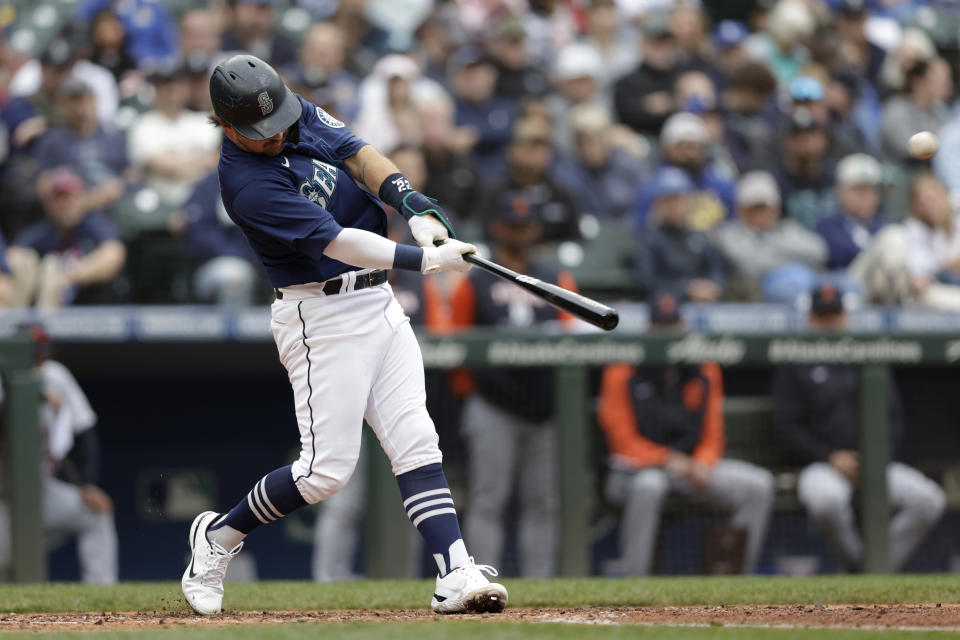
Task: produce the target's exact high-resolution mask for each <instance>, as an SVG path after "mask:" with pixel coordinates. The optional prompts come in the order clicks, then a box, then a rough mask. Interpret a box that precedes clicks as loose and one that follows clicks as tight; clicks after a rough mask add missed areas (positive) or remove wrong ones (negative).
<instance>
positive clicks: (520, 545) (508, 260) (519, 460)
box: [452, 192, 576, 577]
mask: <svg viewBox="0 0 960 640" xmlns="http://www.w3.org/2000/svg"><path fill="white" fill-rule="evenodd" d="M543 228H544V226H543V224H541V222H540V219H539V217H538V216H537V213H536V211H535V210H534V209H532V208H531V207H530V204H529V203H528V202H527V201H526V200H524V199H523V198H522V196H513V195H511V194H509V193H506V192H504V193H503V194H502V198H501V200H500V201H499V206H498V208H497V210H496V211H493V212H491V220H490V225H489V230H490V236H491V239H492V240H493V259H494V260H496V261H497V262H498V263H500V264H502V265H504V266H505V267H508V268H510V269H513V270H515V271H518V272H519V273H524V274H528V275H530V276H533V277H535V278H539V279H540V280H542V281H544V282H549V283H552V284H556V285H559V286H561V287H564V288H565V289H570V290H574V291H575V290H576V283H575V282H574V281H573V278H572V277H571V276H570V274H568V273H566V272H561V271H557V270H556V269H553V268H552V267H548V266H546V265H543V264H540V263H539V262H537V261H536V260H534V259H533V258H532V257H531V253H532V249H533V247H534V246H535V245H536V244H537V242H538V240H539V238H540V234H541V233H542V230H543ZM452 308H453V320H454V324H455V325H456V326H458V327H476V326H487V327H534V326H538V325H541V326H542V325H544V324H546V323H551V322H553V323H556V322H557V321H559V322H561V323H563V324H567V323H570V322H571V321H572V318H571V317H570V316H568V315H566V314H564V313H562V312H558V311H557V310H556V309H554V308H553V307H551V306H550V305H548V304H546V303H545V302H544V301H543V300H541V299H539V298H537V297H535V296H532V295H530V294H529V293H528V292H526V291H524V290H523V289H520V288H518V287H516V286H512V285H511V284H510V283H508V282H505V281H503V280H501V279H499V278H497V277H495V276H492V275H490V274H489V273H487V272H485V271H483V270H481V269H473V270H472V271H470V273H468V274H467V277H465V278H464V279H462V280H461V281H460V284H459V285H458V286H457V288H456V289H455V290H454V293H453V297H452ZM455 386H456V387H457V389H458V391H459V392H460V393H461V395H465V396H466V401H465V404H464V408H463V416H462V420H461V429H462V432H463V436H464V439H465V441H466V445H467V456H468V469H469V474H468V478H469V483H470V484H469V494H470V497H469V503H470V508H469V510H468V511H467V516H466V519H465V520H464V537H466V538H467V539H469V540H471V544H472V545H474V553H476V554H477V557H480V558H489V559H490V561H491V562H498V561H500V560H501V558H502V553H503V550H504V547H505V546H506V545H505V539H506V536H507V531H508V529H509V528H508V524H507V523H508V522H509V521H508V519H507V508H508V507H509V505H510V502H511V499H512V497H513V496H516V497H517V504H518V509H519V516H518V518H517V520H518V522H519V526H518V531H517V550H518V553H517V555H518V564H519V566H520V574H521V575H523V576H525V577H548V576H551V575H553V574H554V573H555V571H556V562H557V558H556V552H557V530H556V517H557V495H556V473H557V470H556V464H555V450H556V432H555V427H554V414H553V408H554V388H555V385H554V371H553V369H551V368H549V367H524V368H486V367H485V368H482V369H478V370H477V371H475V372H473V375H472V380H471V379H470V378H469V377H467V376H463V377H461V379H459V380H457V382H456V384H455Z"/></svg>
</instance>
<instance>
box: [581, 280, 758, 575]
mask: <svg viewBox="0 0 960 640" xmlns="http://www.w3.org/2000/svg"><path fill="white" fill-rule="evenodd" d="M651 307H652V308H651V325H652V328H654V329H664V328H668V329H669V328H673V329H680V330H682V328H683V321H682V319H681V318H680V313H679V311H678V309H677V302H676V300H675V299H674V298H673V297H672V296H670V295H663V296H661V297H659V298H657V299H656V301H655V302H654V303H653V304H652V305H651ZM598 421H599V423H600V426H601V428H602V429H603V431H604V434H605V436H606V442H607V450H608V452H609V454H610V458H609V461H610V471H609V473H608V475H607V479H606V482H605V485H606V487H605V491H604V493H605V495H606V497H607V499H608V500H610V501H611V502H612V503H614V504H617V505H620V506H622V507H623V518H622V521H621V523H620V554H621V557H620V559H619V560H618V561H616V562H615V563H614V564H613V566H612V567H611V568H610V569H611V570H610V571H609V572H610V573H612V574H615V575H647V574H649V573H650V568H651V565H652V559H653V553H654V547H655V543H656V540H657V529H658V527H659V523H660V511H661V508H662V506H663V502H664V500H665V499H666V498H667V495H668V494H670V493H671V492H673V493H679V494H682V495H684V496H687V497H688V498H691V499H692V500H693V501H695V502H697V503H702V504H706V505H710V506H712V507H721V508H722V509H724V510H725V511H729V512H730V525H731V526H732V527H735V528H737V529H740V530H742V531H744V532H745V534H746V536H745V537H746V544H745V549H744V550H742V563H740V564H739V566H737V568H738V569H739V570H740V571H742V572H743V573H753V572H755V571H756V568H757V561H758V560H759V557H760V551H761V548H762V546H763V539H764V536H765V534H766V529H767V522H768V520H769V518H770V508H771V506H772V503H773V491H774V484H773V474H771V473H770V472H769V471H767V470H766V469H762V468H760V467H757V466H755V465H753V464H750V463H748V462H742V461H740V460H730V459H727V458H724V457H723V450H724V440H725V439H724V424H723V378H722V373H721V371H720V367H719V366H717V364H716V363H713V362H710V363H706V364H703V365H701V366H699V367H697V366H669V367H663V368H653V367H635V366H633V365H628V364H612V365H609V366H607V367H606V369H604V371H603V381H602V383H601V389H600V405H599V413H598ZM730 561H731V562H734V563H736V560H734V559H733V558H731V559H730Z"/></svg>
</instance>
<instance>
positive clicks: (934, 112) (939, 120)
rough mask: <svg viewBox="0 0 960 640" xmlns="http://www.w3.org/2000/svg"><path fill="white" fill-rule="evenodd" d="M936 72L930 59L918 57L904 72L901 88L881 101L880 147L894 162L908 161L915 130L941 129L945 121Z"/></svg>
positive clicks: (945, 115) (945, 110)
mask: <svg viewBox="0 0 960 640" xmlns="http://www.w3.org/2000/svg"><path fill="white" fill-rule="evenodd" d="M935 82H936V73H935V72H934V67H933V64H932V61H925V60H921V61H919V62H916V63H915V64H914V65H913V66H911V67H910V68H909V69H908V70H907V72H906V79H905V80H904V90H903V92H902V93H900V94H898V95H894V96H892V97H890V98H889V99H887V101H886V102H885V103H884V104H883V124H882V130H881V132H880V148H881V150H882V152H883V154H884V157H885V158H886V159H887V160H888V161H890V162H894V163H898V164H910V163H914V162H916V161H914V160H912V158H911V156H910V152H909V151H908V150H907V140H909V139H910V136H912V135H913V134H915V133H916V132H918V131H933V132H934V133H936V132H938V131H939V130H940V127H941V126H942V125H943V123H944V122H946V120H947V107H946V105H945V104H943V103H942V102H941V101H940V100H939V99H938V97H937V96H938V88H937V86H936V84H935Z"/></svg>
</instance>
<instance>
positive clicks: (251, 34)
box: [220, 0, 297, 69]
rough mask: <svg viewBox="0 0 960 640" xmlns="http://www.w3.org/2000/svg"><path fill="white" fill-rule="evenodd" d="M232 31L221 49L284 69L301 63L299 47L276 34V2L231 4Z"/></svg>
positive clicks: (239, 0) (226, 33) (235, 1)
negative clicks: (298, 54)
mask: <svg viewBox="0 0 960 640" xmlns="http://www.w3.org/2000/svg"><path fill="white" fill-rule="evenodd" d="M227 5H228V6H229V11H230V22H229V24H230V27H229V28H228V29H227V30H226V31H224V33H223V36H222V38H221V40H220V48H221V49H222V50H224V51H243V52H245V53H250V54H253V55H255V56H257V57H258V58H260V59H262V60H266V61H267V62H269V63H270V64H272V65H273V66H274V67H276V68H278V69H283V68H284V67H287V66H288V65H292V64H295V63H296V62H297V45H296V44H294V43H293V41H292V40H290V39H289V38H288V37H287V36H285V35H283V34H282V33H278V32H277V30H276V26H275V25H276V21H277V20H276V12H275V11H274V0H229V2H228V3H227Z"/></svg>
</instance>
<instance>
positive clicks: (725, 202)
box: [635, 113, 735, 231]
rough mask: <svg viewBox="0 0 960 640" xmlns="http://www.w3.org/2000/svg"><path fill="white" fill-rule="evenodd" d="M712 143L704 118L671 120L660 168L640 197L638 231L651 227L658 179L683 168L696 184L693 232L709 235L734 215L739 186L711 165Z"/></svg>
mask: <svg viewBox="0 0 960 640" xmlns="http://www.w3.org/2000/svg"><path fill="white" fill-rule="evenodd" d="M709 141H710V134H709V132H708V131H707V128H706V126H705V125H704V123H703V120H702V119H701V118H700V116H697V115H694V114H692V113H678V114H675V115H673V116H670V118H669V119H668V120H667V122H666V124H664V125H663V133H661V134H660V158H661V164H660V167H659V168H658V169H657V170H656V172H655V174H654V179H653V180H651V181H650V182H648V183H646V184H645V185H644V186H643V187H642V188H641V189H640V192H639V195H638V197H637V206H636V212H635V215H636V224H637V226H638V227H643V226H645V225H646V224H647V219H648V217H649V216H650V213H651V207H652V204H653V199H654V198H655V197H656V192H657V175H659V174H660V173H662V172H663V171H665V170H667V169H668V168H669V169H675V168H679V169H680V170H682V171H683V172H684V173H685V174H686V175H687V178H688V179H689V180H690V182H691V183H692V184H693V188H694V193H693V194H692V195H691V197H690V207H691V212H690V222H689V224H690V227H691V228H693V229H697V230H699V231H705V230H707V229H710V228H711V227H714V226H716V225H717V224H718V223H720V222H722V221H723V220H726V219H727V218H729V217H731V216H732V215H733V207H734V190H735V183H734V180H733V179H732V178H730V177H728V176H725V175H723V174H722V173H721V172H720V171H719V170H718V169H717V168H716V166H715V165H714V164H713V163H711V162H710V159H709V155H708V146H707V145H708V143H709Z"/></svg>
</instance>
